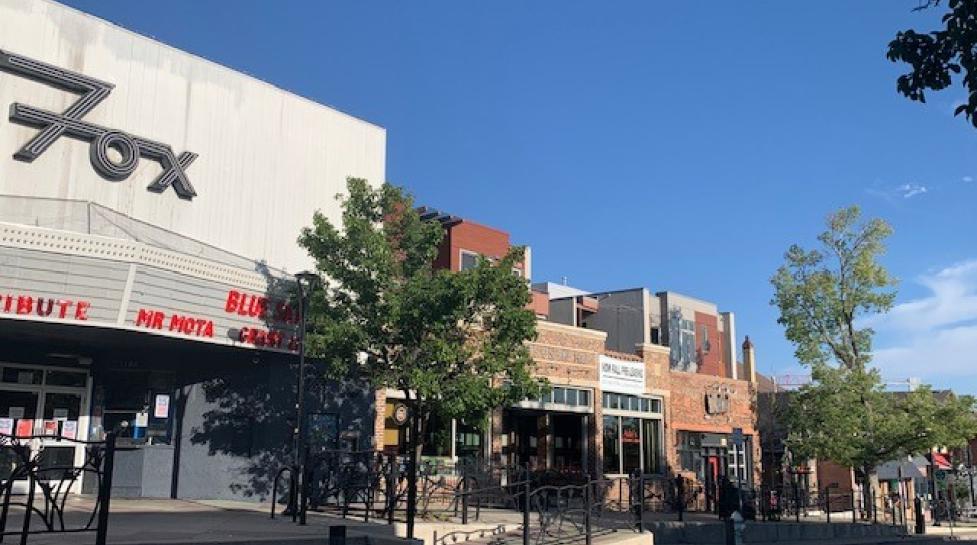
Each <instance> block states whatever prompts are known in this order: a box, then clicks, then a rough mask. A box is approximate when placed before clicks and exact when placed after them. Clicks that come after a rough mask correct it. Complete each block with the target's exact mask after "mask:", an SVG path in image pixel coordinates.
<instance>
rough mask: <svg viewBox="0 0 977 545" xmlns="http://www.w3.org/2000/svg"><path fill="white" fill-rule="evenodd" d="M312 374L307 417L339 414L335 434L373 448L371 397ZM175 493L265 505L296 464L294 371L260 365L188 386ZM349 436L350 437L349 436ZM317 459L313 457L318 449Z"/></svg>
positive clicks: (351, 386) (360, 389) (360, 388)
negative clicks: (283, 471) (281, 474)
mask: <svg viewBox="0 0 977 545" xmlns="http://www.w3.org/2000/svg"><path fill="white" fill-rule="evenodd" d="M308 373H309V375H307V381H308V383H307V391H308V392H309V393H310V395H309V397H308V398H307V399H308V409H307V410H308V413H313V412H326V413H330V414H333V415H335V416H336V419H337V421H338V428H339V429H338V430H337V431H338V432H340V433H343V435H344V437H353V436H359V438H360V439H359V441H358V443H357V444H356V445H355V446H356V448H361V449H366V448H370V447H371V446H372V445H371V444H370V441H371V439H372V437H373V423H374V418H373V415H374V414H375V410H374V403H373V399H374V398H373V392H372V390H369V389H368V388H365V387H364V386H363V385H362V384H354V383H344V384H339V383H335V382H329V381H320V380H317V379H316V378H315V376H316V373H314V372H311V371H309V372H308ZM184 392H185V393H186V398H185V406H184V407H183V415H184V416H183V421H182V432H181V434H180V441H181V443H180V461H179V479H178V487H177V496H178V497H179V498H183V499H234V500H252V501H262V500H265V499H268V498H269V497H270V494H271V490H272V485H273V481H274V478H275V474H276V473H277V471H278V470H279V469H280V468H281V467H284V466H285V465H287V464H288V463H289V462H290V460H291V459H292V451H293V449H292V445H293V438H292V434H291V430H292V427H293V425H294V418H295V373H294V368H291V369H289V368H283V367H282V366H274V365H268V366H258V367H255V368H251V369H242V370H241V371H240V372H239V373H235V374H233V375H230V376H226V377H224V378H221V379H214V380H210V381H205V382H200V383H195V384H192V385H189V386H186V387H185V388H184ZM344 432H345V433H344ZM313 455H314V452H313Z"/></svg>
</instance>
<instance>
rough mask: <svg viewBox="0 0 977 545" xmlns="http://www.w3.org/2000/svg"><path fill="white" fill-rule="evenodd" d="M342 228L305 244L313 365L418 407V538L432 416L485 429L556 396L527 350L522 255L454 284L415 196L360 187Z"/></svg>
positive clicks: (482, 264)
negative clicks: (498, 416)
mask: <svg viewBox="0 0 977 545" xmlns="http://www.w3.org/2000/svg"><path fill="white" fill-rule="evenodd" d="M347 188H348V195H347V196H345V197H344V196H339V197H337V198H338V199H339V200H340V203H341V207H342V210H343V213H342V225H341V226H336V225H333V223H332V222H330V221H329V220H328V219H327V218H326V217H325V216H323V215H322V214H318V213H317V214H316V215H315V216H314V217H313V224H312V227H308V228H305V229H303V231H302V234H301V236H300V237H299V244H300V245H302V246H303V247H304V248H305V249H307V250H308V252H309V254H310V255H311V256H312V257H313V258H314V259H315V262H316V267H317V269H318V272H319V273H320V275H321V276H322V279H323V282H322V283H321V287H320V288H319V290H318V291H317V292H316V293H315V296H314V297H313V298H312V302H311V305H310V319H309V321H310V323H311V326H310V332H309V341H308V342H307V350H308V354H309V355H310V356H313V357H317V358H321V359H323V360H324V361H326V362H327V363H328V364H329V368H330V369H331V372H332V373H333V374H334V375H337V376H343V375H346V376H359V377H363V378H365V379H366V380H368V381H369V382H370V384H371V385H372V387H374V388H378V389H380V388H393V389H396V390H400V391H402V392H403V393H404V396H405V397H406V399H407V403H408V406H409V407H410V419H409V426H410V428H409V430H410V433H409V442H408V448H409V454H410V456H409V457H410V462H409V464H408V498H407V509H408V511H407V526H408V534H409V535H413V526H414V517H415V514H416V504H417V464H418V460H419V458H420V453H421V449H422V440H421V438H423V437H425V434H426V432H427V426H428V423H429V422H431V419H432V417H433V416H435V415H436V416H439V417H442V418H477V417H478V416H481V415H484V414H485V412H486V411H488V410H490V409H492V408H496V407H500V406H504V405H506V404H510V403H513V402H516V401H519V400H522V399H526V398H527V397H535V396H538V395H539V393H540V390H541V388H543V387H544V386H545V385H544V384H543V383H541V382H540V381H538V380H537V379H535V378H534V377H533V376H532V373H531V370H532V365H533V364H532V360H531V358H530V356H529V351H528V347H527V346H526V342H527V341H530V340H532V339H534V338H535V335H536V318H535V315H534V314H533V313H532V312H531V311H529V310H527V309H526V305H527V304H528V303H529V300H530V294H529V289H528V286H527V285H526V283H525V281H524V280H523V279H522V278H521V277H519V276H517V275H514V274H512V269H513V267H515V266H516V265H517V264H518V263H519V262H520V261H521V260H522V259H523V250H522V248H514V249H512V250H511V251H510V252H509V254H508V255H506V256H505V257H503V258H501V259H499V260H497V261H494V262H493V261H490V260H488V259H480V260H479V261H478V264H477V266H476V267H474V268H471V269H468V270H465V271H461V272H451V271H447V270H439V269H436V268H435V267H434V261H435V258H436V257H437V254H438V247H439V244H440V242H441V239H442V237H443V235H444V230H443V228H442V226H441V224H439V223H438V222H434V221H424V220H422V219H421V218H420V216H419V215H418V214H417V212H416V211H415V209H414V206H413V201H412V199H411V197H410V196H409V195H407V194H406V193H404V192H403V191H402V190H401V189H399V188H397V187H394V186H392V185H383V186H382V187H380V188H377V189H374V188H372V187H371V186H370V185H369V184H368V183H367V182H366V181H365V180H362V179H354V178H351V179H349V180H348V182H347Z"/></svg>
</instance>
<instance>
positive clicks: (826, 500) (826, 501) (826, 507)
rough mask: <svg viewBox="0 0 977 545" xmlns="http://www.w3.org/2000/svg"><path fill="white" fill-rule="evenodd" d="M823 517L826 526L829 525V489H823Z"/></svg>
mask: <svg viewBox="0 0 977 545" xmlns="http://www.w3.org/2000/svg"><path fill="white" fill-rule="evenodd" d="M824 516H825V517H827V519H828V524H831V489H830V488H825V489H824Z"/></svg>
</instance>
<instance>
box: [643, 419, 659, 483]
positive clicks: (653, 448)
mask: <svg viewBox="0 0 977 545" xmlns="http://www.w3.org/2000/svg"><path fill="white" fill-rule="evenodd" d="M641 451H642V453H643V454H644V471H645V473H660V472H661V421H660V420H648V419H645V420H642V421H641Z"/></svg>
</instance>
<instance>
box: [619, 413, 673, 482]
mask: <svg viewBox="0 0 977 545" xmlns="http://www.w3.org/2000/svg"><path fill="white" fill-rule="evenodd" d="M661 429H662V428H661V420H658V419H650V418H641V417H638V416H614V415H605V416H604V473H610V474H617V475H621V474H630V473H632V472H634V471H640V472H642V473H660V472H661V470H662V467H661V459H662V455H663V453H662V441H661Z"/></svg>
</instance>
